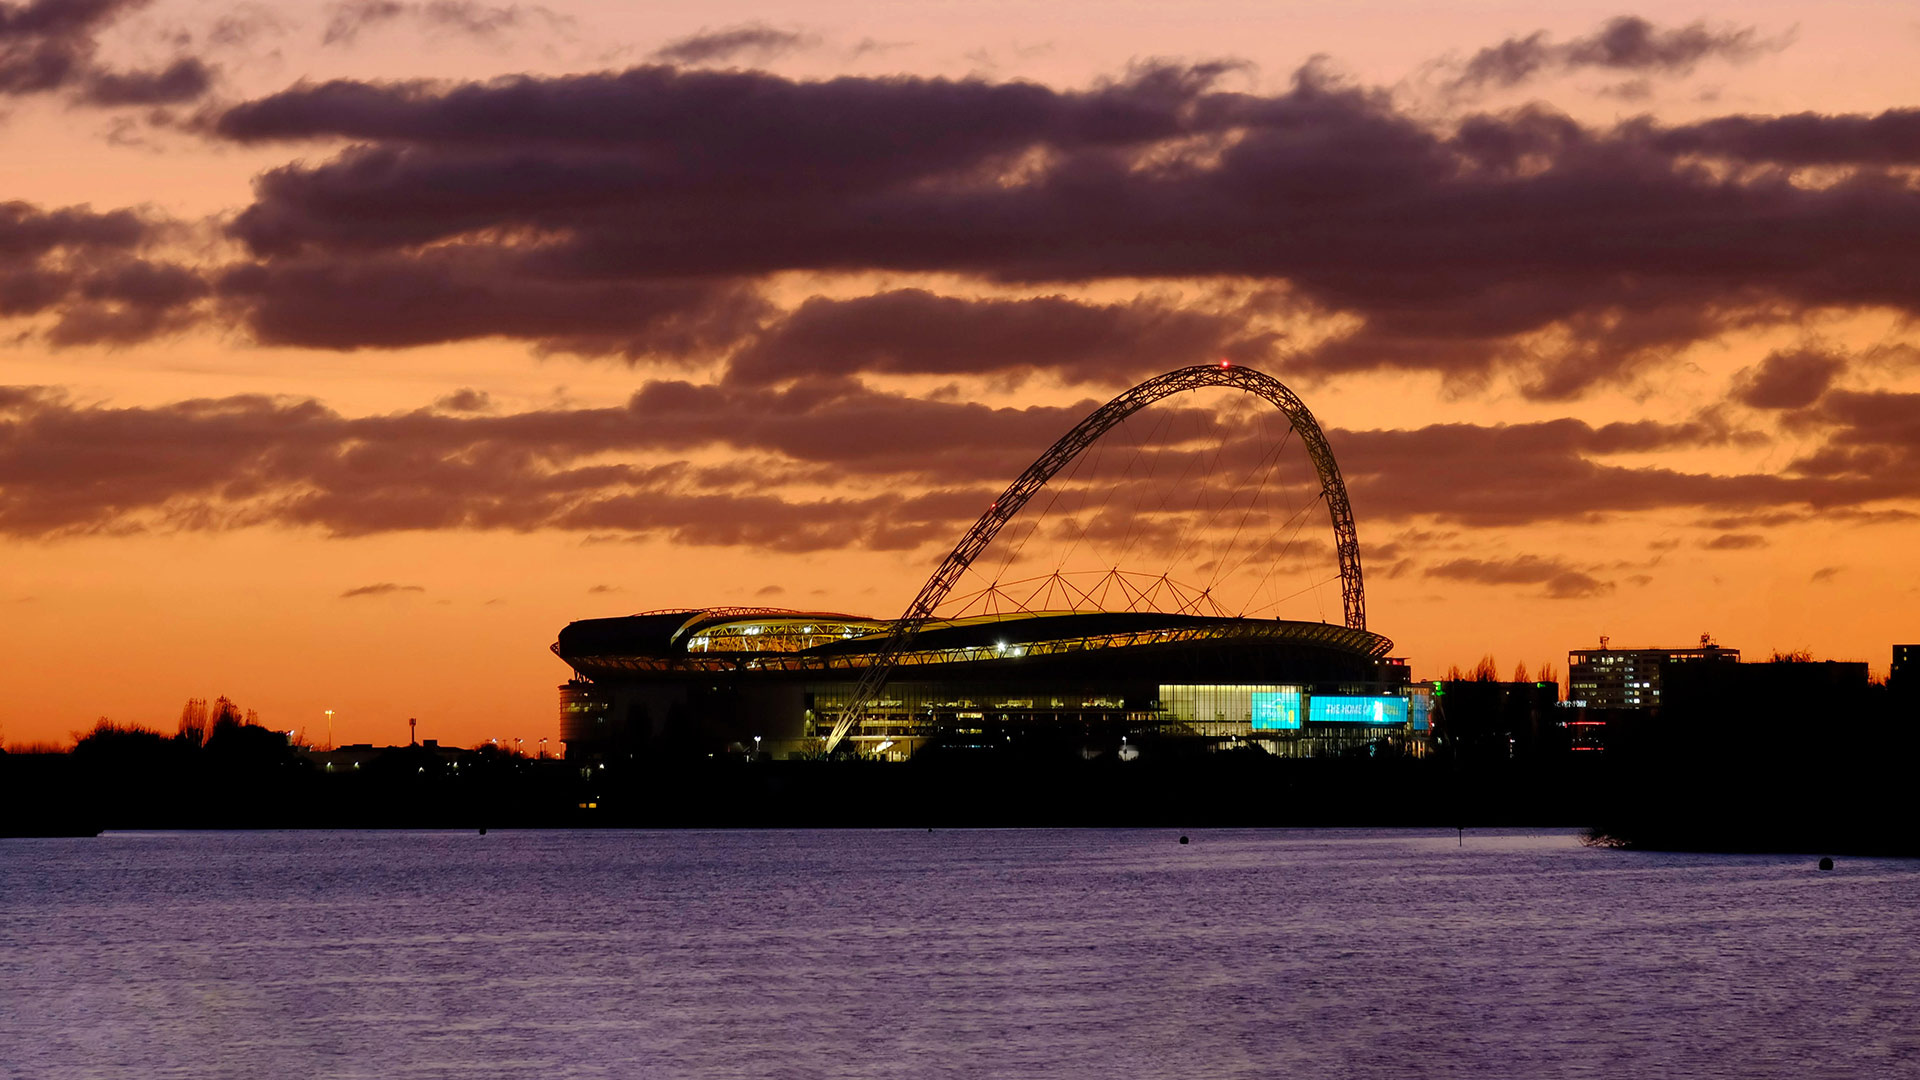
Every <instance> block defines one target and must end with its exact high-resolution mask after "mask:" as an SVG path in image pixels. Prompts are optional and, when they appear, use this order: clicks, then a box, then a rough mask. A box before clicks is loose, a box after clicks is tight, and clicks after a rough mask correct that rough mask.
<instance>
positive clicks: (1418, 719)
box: [1408, 692, 1433, 731]
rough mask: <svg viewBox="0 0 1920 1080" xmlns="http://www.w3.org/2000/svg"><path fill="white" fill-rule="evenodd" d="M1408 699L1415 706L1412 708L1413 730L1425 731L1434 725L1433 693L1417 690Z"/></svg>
mask: <svg viewBox="0 0 1920 1080" xmlns="http://www.w3.org/2000/svg"><path fill="white" fill-rule="evenodd" d="M1408 700H1409V701H1410V702H1411V704H1412V706H1413V708H1412V709H1411V712H1412V714H1413V730H1415V731H1425V730H1427V729H1428V728H1430V727H1432V726H1433V723H1432V720H1431V717H1432V714H1433V695H1431V694H1424V693H1419V692H1416V693H1415V694H1414V695H1413V696H1412V697H1411V698H1409V699H1408Z"/></svg>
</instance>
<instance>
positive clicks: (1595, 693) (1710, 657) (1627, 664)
mask: <svg viewBox="0 0 1920 1080" xmlns="http://www.w3.org/2000/svg"><path fill="white" fill-rule="evenodd" d="M1739 662H1740V650H1739V649H1728V648H1723V647H1722V646H1719V645H1715V644H1713V643H1712V640H1711V639H1710V638H1702V639H1701V642H1700V644H1699V645H1698V646H1695V647H1693V648H1689V649H1620V648H1614V647H1613V646H1612V645H1611V644H1609V643H1608V641H1607V639H1606V638H1601V639H1600V647H1599V648H1597V649H1574V650H1572V651H1570V652H1568V653H1567V704H1568V705H1569V706H1571V707H1574V708H1586V709H1649V708H1652V707H1654V706H1656V705H1659V704H1660V684H1661V682H1662V681H1663V680H1664V678H1665V676H1666V673H1667V672H1668V670H1669V669H1670V668H1672V667H1673V666H1674V665H1676V664H1702V663H1706V664H1715V663H1727V664H1737V663H1739Z"/></svg>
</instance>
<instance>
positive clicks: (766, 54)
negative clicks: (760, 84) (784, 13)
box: [653, 22, 813, 64]
mask: <svg viewBox="0 0 1920 1080" xmlns="http://www.w3.org/2000/svg"><path fill="white" fill-rule="evenodd" d="M812 43H813V38H812V37H811V36H809V35H807V34H803V33H800V32H799V31H797V30H780V29H777V28H775V27H772V26H768V25H767V24H766V23H760V22H753V23H742V24H740V25H739V26H729V27H726V28H724V29H720V30H702V31H700V32H699V33H697V34H692V35H689V36H687V37H683V38H680V39H679V40H677V41H672V42H669V43H667V44H665V45H662V46H661V47H660V48H658V49H655V50H654V52H653V58H654V59H656V60H664V61H666V62H668V63H670V64H705V63H711V62H713V61H715V60H729V59H732V58H733V57H735V56H738V55H740V54H742V53H747V54H751V55H753V56H756V57H758V58H760V59H762V60H766V59H770V58H772V57H775V56H778V55H780V54H781V53H786V52H791V51H793V50H795V49H798V48H802V47H804V46H806V45H810V44H812Z"/></svg>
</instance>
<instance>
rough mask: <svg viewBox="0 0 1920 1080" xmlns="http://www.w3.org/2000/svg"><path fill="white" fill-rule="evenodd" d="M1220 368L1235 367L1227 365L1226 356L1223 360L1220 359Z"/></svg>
mask: <svg viewBox="0 0 1920 1080" xmlns="http://www.w3.org/2000/svg"><path fill="white" fill-rule="evenodd" d="M1220 366H1221V367H1232V366H1233V365H1232V364H1229V363H1227V359H1226V357H1224V356H1223V357H1221V358H1220Z"/></svg>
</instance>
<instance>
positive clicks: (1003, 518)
mask: <svg viewBox="0 0 1920 1080" xmlns="http://www.w3.org/2000/svg"><path fill="white" fill-rule="evenodd" d="M1209 386H1227V387H1233V388H1235V389H1238V390H1245V391H1246V392H1247V393H1250V394H1255V395H1258V396H1260V397H1262V398H1265V399H1266V400H1267V401H1269V402H1271V403H1272V404H1273V405H1274V407H1275V408H1278V409H1279V410H1280V411H1281V412H1283V413H1285V414H1286V417H1287V422H1288V423H1289V424H1291V425H1292V426H1293V430H1294V431H1295V432H1296V433H1298V434H1299V436H1300V442H1301V444H1302V445H1304V446H1305V447H1306V449H1307V456H1309V457H1311V458H1312V459H1313V466H1314V468H1315V469H1316V470H1318V471H1319V473H1320V494H1321V497H1322V498H1324V499H1326V500H1327V514H1328V516H1330V517H1331V518H1332V519H1333V538H1334V547H1335V550H1336V552H1337V554H1338V555H1339V559H1340V601H1341V607H1342V609H1343V610H1344V612H1345V614H1346V624H1347V626H1348V627H1349V628H1351V629H1354V630H1365V629H1366V628H1367V599H1366V592H1365V589H1364V587H1363V585H1362V582H1361V575H1360V540H1359V537H1358V535H1357V534H1356V533H1355V531H1354V527H1353V507H1352V505H1351V504H1350V503H1349V502H1348V501H1347V485H1346V482H1345V481H1343V480H1341V479H1340V466H1339V465H1338V464H1336V463H1335V462H1334V460H1333V448H1332V447H1330V446H1328V445H1327V437H1326V435H1325V434H1324V433H1322V432H1321V430H1320V424H1319V423H1318V422H1317V421H1316V420H1314V418H1313V414H1312V413H1311V412H1308V411H1307V407H1306V405H1305V404H1304V403H1302V402H1301V400H1300V398H1299V397H1298V396H1297V395H1295V394H1294V392H1293V391H1292V390H1289V389H1287V387H1286V385H1285V384H1283V383H1282V382H1281V381H1280V380H1279V379H1276V378H1274V377H1273V376H1271V375H1268V374H1267V373H1266V372H1263V371H1256V370H1255V369H1253V368H1250V367H1236V366H1233V365H1230V364H1226V363H1221V364H1219V365H1217V366H1216V365H1212V364H1204V365H1198V366H1195V367H1186V368H1180V369H1178V370H1176V371H1169V372H1167V373H1166V374H1165V375H1157V376H1155V377H1153V378H1151V379H1148V380H1147V381H1146V382H1143V383H1141V384H1140V385H1138V386H1136V387H1134V388H1133V389H1131V390H1128V391H1127V392H1126V393H1123V394H1121V395H1120V396H1119V397H1117V398H1114V399H1113V400H1112V401H1109V402H1107V403H1106V404H1105V405H1102V406H1100V408H1098V409H1096V410H1094V411H1093V413H1092V414H1090V415H1089V416H1088V417H1087V418H1086V419H1085V420H1082V421H1080V423H1079V424H1077V425H1075V426H1074V428H1073V430H1072V431H1069V432H1067V433H1066V434H1065V435H1062V436H1061V437H1060V440H1059V441H1058V442H1056V443H1054V444H1053V445H1052V446H1051V447H1049V448H1048V449H1047V452H1046V453H1044V454H1041V455H1040V457H1039V459H1038V460H1036V461H1035V462H1034V463H1033V464H1032V465H1029V466H1027V471H1026V472H1023V473H1021V474H1020V477H1019V479H1017V480H1015V481H1014V482H1013V483H1011V484H1009V485H1008V486H1007V490H1006V491H1004V492H1002V493H1001V495H1000V497H999V498H998V499H995V500H994V501H993V505H992V506H990V507H988V508H987V512H986V513H984V514H982V515H980V520H978V521H976V522H974V523H973V528H971V529H968V530H967V533H966V535H965V536H962V537H961V538H960V542H959V543H958V544H955V545H954V548H953V551H952V552H951V553H949V554H948V555H947V557H946V560H945V561H943V562H942V563H941V564H940V568H939V569H937V570H935V571H934V572H933V576H932V577H930V578H928V579H927V583H926V584H925V585H923V586H921V588H920V593H919V595H918V596H915V597H914V598H913V603H911V604H908V605H907V610H906V611H905V612H903V613H902V614H901V616H900V618H899V619H898V620H896V621H895V622H894V624H893V633H892V634H891V635H889V636H888V638H887V641H886V644H884V645H883V646H882V647H881V648H880V650H879V651H878V652H877V653H876V654H875V655H874V660H873V663H872V665H871V666H869V667H868V668H867V669H866V672H865V673H864V674H862V675H861V677H860V682H859V684H858V685H857V686H856V687H855V688H854V692H853V697H852V698H851V699H849V700H848V702H847V707H846V709H845V710H843V711H842V712H841V714H840V719H839V721H838V722H836V723H835V724H834V726H833V733H832V734H830V735H828V736H827V744H826V752H827V753H832V752H833V748H834V747H835V746H837V745H839V743H840V740H842V739H844V738H846V735H847V732H849V731H851V730H853V726H854V725H855V724H857V723H859V722H860V719H861V717H862V716H863V715H864V714H865V712H866V708H867V706H868V705H869V704H870V703H872V701H873V699H874V697H875V696H877V695H878V694H879V692H880V687H881V686H882V685H883V684H885V683H886V681H887V677H888V676H889V675H891V674H892V673H893V669H894V667H895V665H896V664H897V663H898V662H899V660H900V657H901V655H902V654H903V653H905V652H906V651H907V649H908V647H909V646H910V645H912V643H913V639H914V636H915V635H917V634H918V633H919V632H920V628H921V627H922V626H924V625H926V623H927V620H929V619H931V618H932V617H933V611H934V609H935V608H936V607H939V606H940V602H941V601H942V600H945V599H946V596H947V593H948V591H949V590H951V589H952V588H953V586H954V584H955V583H957V582H958V581H959V580H960V575H961V574H963V573H965V572H966V570H967V567H969V566H971V565H973V560H974V559H975V558H977V557H978V556H979V554H980V553H981V552H982V551H985V550H986V547H987V545H988V544H990V543H992V542H993V538H994V537H995V536H997V535H999V533H1000V529H1001V528H1002V527H1003V526H1005V525H1006V524H1007V522H1009V521H1011V520H1013V516H1014V515H1015V514H1017V513H1019V512H1020V508H1021V507H1023V506H1025V505H1026V504H1027V500H1028V499H1031V498H1033V496H1034V495H1035V494H1037V493H1038V492H1039V491H1040V489H1041V488H1043V487H1045V486H1046V483H1047V481H1048V480H1051V479H1053V477H1054V475H1055V474H1056V473H1058V472H1059V471H1060V470H1061V469H1063V468H1065V467H1066V466H1067V465H1068V464H1069V463H1070V462H1072V461H1073V459H1074V458H1076V457H1078V456H1079V455H1080V453H1081V451H1083V450H1085V449H1086V448H1087V447H1089V446H1091V445H1093V444H1094V443H1095V442H1096V441H1098V440H1099V438H1100V436H1102V435H1104V434H1106V433H1107V432H1108V431H1109V430H1110V429H1112V428H1113V427H1114V426H1115V425H1116V424H1118V423H1120V422H1121V421H1122V420H1125V419H1126V418H1127V417H1129V416H1132V415H1133V414H1134V413H1136V412H1139V411H1140V410H1141V409H1144V408H1146V407H1147V406H1148V405H1151V404H1153V403H1154V402H1156V401H1159V400H1160V399H1161V398H1164V397H1171V396H1172V395H1174V394H1180V393H1185V392H1186V391H1188V390H1199V389H1201V388H1203V387H1209Z"/></svg>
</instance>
